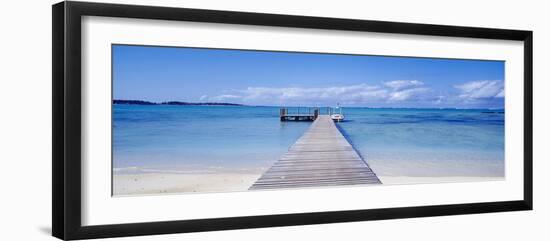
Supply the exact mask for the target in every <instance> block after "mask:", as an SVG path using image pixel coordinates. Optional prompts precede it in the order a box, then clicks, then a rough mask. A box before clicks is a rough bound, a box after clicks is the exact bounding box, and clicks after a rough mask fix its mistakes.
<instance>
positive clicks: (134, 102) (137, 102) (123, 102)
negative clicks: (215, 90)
mask: <svg viewBox="0 0 550 241" xmlns="http://www.w3.org/2000/svg"><path fill="white" fill-rule="evenodd" d="M113 104H115V105H227V106H244V105H241V104H235V103H225V102H183V101H166V102H160V103H156V102H150V101H144V100H113Z"/></svg>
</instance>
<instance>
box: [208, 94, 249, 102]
mask: <svg viewBox="0 0 550 241" xmlns="http://www.w3.org/2000/svg"><path fill="white" fill-rule="evenodd" d="M241 98H242V96H239V95H218V96H215V97H211V98H209V100H210V101H230V100H238V99H241ZM201 100H202V98H201Z"/></svg>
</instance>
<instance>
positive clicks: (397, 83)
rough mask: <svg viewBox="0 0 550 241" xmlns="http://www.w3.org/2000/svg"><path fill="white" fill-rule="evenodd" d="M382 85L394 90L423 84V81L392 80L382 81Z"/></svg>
mask: <svg viewBox="0 0 550 241" xmlns="http://www.w3.org/2000/svg"><path fill="white" fill-rule="evenodd" d="M384 85H385V86H387V87H390V88H392V89H394V90H403V89H408V88H412V87H418V86H422V85H424V82H422V81H418V80H392V81H387V82H384Z"/></svg>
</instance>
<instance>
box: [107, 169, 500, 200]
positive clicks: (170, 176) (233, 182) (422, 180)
mask: <svg viewBox="0 0 550 241" xmlns="http://www.w3.org/2000/svg"><path fill="white" fill-rule="evenodd" d="M261 174H262V172H254V173H242V172H225V173H201V174H197V173H191V174H189V173H186V174H182V173H137V174H115V175H114V176H113V177H114V185H113V194H114V196H126V195H144V194H161V193H197V192H235V191H246V190H248V188H249V187H250V186H251V185H252V184H253V183H254V182H255V181H256V180H257V179H258V178H259V177H260V176H261ZM379 179H380V180H381V181H382V183H383V185H409V184H435V183H459V182H484V181H502V180H504V178H503V177H467V176H452V177H409V176H379ZM320 188H322V187H320Z"/></svg>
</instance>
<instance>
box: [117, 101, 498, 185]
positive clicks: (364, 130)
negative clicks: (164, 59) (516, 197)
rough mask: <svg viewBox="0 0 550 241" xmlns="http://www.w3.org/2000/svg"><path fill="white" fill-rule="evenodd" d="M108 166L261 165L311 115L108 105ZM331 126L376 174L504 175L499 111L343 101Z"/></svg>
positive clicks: (258, 109) (193, 168) (287, 142)
mask: <svg viewBox="0 0 550 241" xmlns="http://www.w3.org/2000/svg"><path fill="white" fill-rule="evenodd" d="M113 112H114V118H113V143H114V144H113V166H114V168H115V170H126V169H136V168H137V169H152V170H165V171H171V170H183V171H215V170H225V169H240V170H246V169H256V168H267V167H269V166H270V165H271V164H272V163H273V162H274V161H276V160H277V159H278V158H279V157H280V156H281V155H282V154H284V153H285V152H286V151H287V149H288V148H289V147H290V146H291V145H292V144H293V143H294V142H295V141H296V140H297V139H298V138H299V137H300V136H301V135H302V134H303V133H304V132H305V130H307V128H308V127H309V125H310V124H311V122H280V121H279V108H277V107H239V106H167V105H153V106H141V105H113ZM344 114H345V117H346V121H345V122H341V123H338V124H337V125H338V127H339V128H340V129H341V131H342V132H343V133H344V134H345V136H346V137H347V138H348V140H350V142H351V143H352V144H353V145H354V147H355V148H356V149H357V150H358V151H359V152H360V154H361V155H362V156H363V157H364V158H365V159H366V160H367V162H368V163H369V165H371V167H372V168H373V170H374V171H375V172H376V173H377V174H378V175H386V176H504V114H503V113H502V112H501V111H494V110H439V109H369V108H345V109H344Z"/></svg>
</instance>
